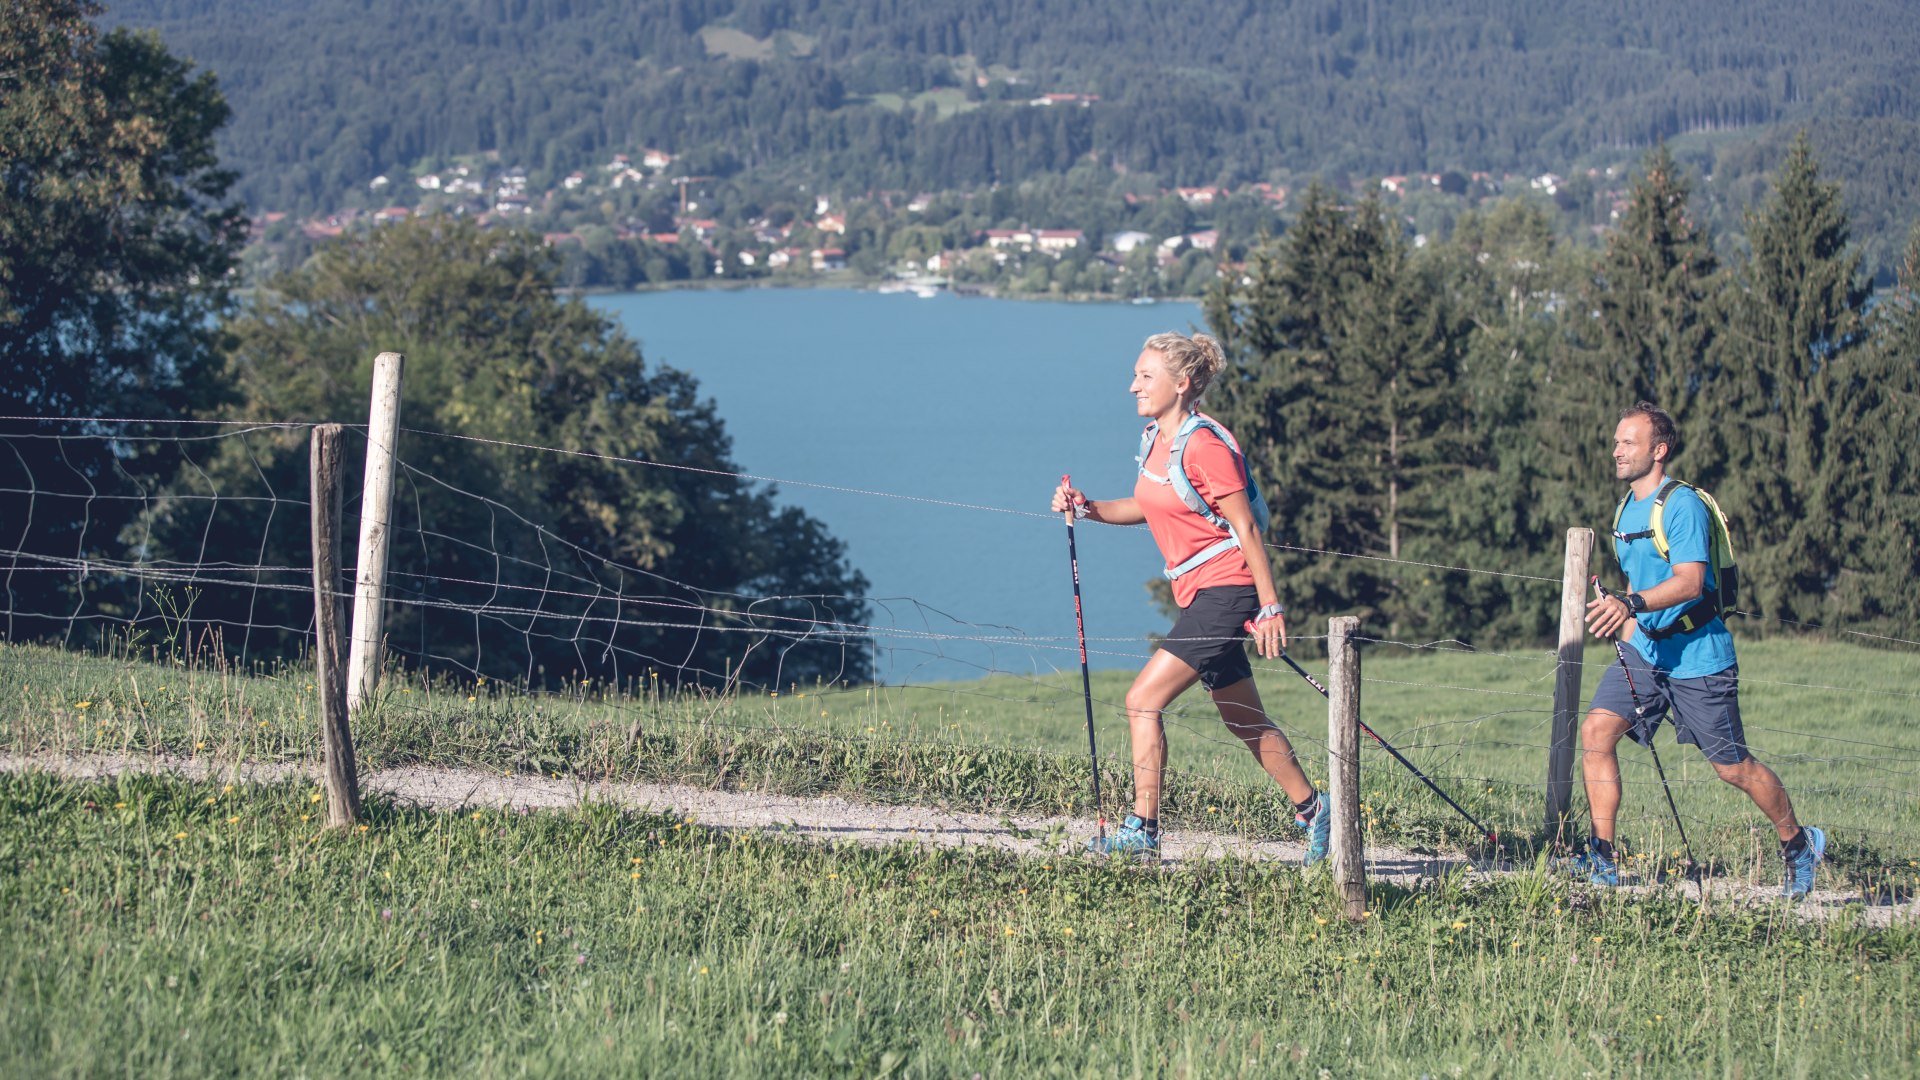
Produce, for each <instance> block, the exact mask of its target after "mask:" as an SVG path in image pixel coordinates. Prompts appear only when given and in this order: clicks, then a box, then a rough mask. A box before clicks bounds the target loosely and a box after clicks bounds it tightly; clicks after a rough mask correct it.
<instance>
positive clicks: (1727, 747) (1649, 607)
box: [1577, 401, 1827, 896]
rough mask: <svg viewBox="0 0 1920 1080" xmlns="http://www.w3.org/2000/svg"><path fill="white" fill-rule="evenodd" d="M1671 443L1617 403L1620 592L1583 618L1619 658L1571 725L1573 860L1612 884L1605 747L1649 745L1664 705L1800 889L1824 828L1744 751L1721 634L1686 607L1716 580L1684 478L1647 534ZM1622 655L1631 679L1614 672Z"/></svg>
mask: <svg viewBox="0 0 1920 1080" xmlns="http://www.w3.org/2000/svg"><path fill="white" fill-rule="evenodd" d="M1679 445H1680V439H1679V432H1678V431H1677V430H1676V429H1675V427H1674V423H1673V418H1672V417H1671V416H1668V415H1667V413H1666V412H1665V411H1664V410H1662V409H1660V408H1659V407H1658V406H1656V405H1653V404H1652V403H1650V402H1645V401H1642V402H1639V403H1637V404H1635V405H1634V406H1633V407H1631V408H1629V409H1626V410H1625V411H1623V412H1622V413H1621V414H1620V423H1619V426H1617V427H1616V428H1615V429H1614V433H1613V464H1614V474H1615V475H1616V476H1617V477H1619V478H1620V479H1621V480H1624V481H1626V482H1627V484H1628V485H1629V486H1630V488H1631V493H1630V494H1629V496H1628V498H1627V501H1626V503H1625V505H1624V506H1623V507H1622V509H1621V512H1620V515H1619V521H1618V522H1617V523H1616V525H1615V531H1614V534H1613V535H1614V554H1615V555H1616V556H1617V557H1618V558H1619V560H1620V568H1621V569H1622V570H1623V571H1625V572H1626V575H1627V585H1628V588H1629V590H1630V591H1629V592H1627V593H1626V594H1625V595H1623V596H1602V597H1600V598H1599V599H1596V600H1594V601H1593V602H1592V603H1591V604H1588V605H1587V628H1588V629H1589V630H1591V631H1593V632H1594V633H1595V634H1597V635H1599V636H1600V637H1604V638H1619V639H1620V640H1622V641H1624V642H1625V643H1626V645H1627V648H1626V649H1625V650H1623V651H1622V654H1621V663H1620V664H1614V665H1609V666H1608V667H1607V671H1606V674H1605V675H1603V676H1601V678H1600V686H1599V688H1598V689H1597V690H1596V691H1595V692H1594V695H1593V703H1592V704H1591V705H1590V706H1588V710H1587V718H1586V721H1585V722H1584V723H1582V724H1581V726H1580V745H1581V748H1582V750H1583V753H1582V754H1581V758H1580V761H1581V774H1582V777H1583V778H1584V779H1585V781H1586V787H1587V808H1588V812H1589V813H1590V814H1591V816H1592V822H1593V834H1592V837H1591V838H1590V839H1589V840H1588V847H1587V851H1586V852H1584V853H1583V854H1582V855H1581V857H1580V858H1579V859H1578V860H1577V863H1578V865H1579V866H1580V867H1581V869H1582V870H1584V871H1585V872H1587V873H1588V874H1589V877H1590V880H1592V881H1593V882H1594V883H1595V884H1601V885H1617V884H1619V882H1620V872H1619V868H1618V865H1617V864H1616V863H1615V861H1614V850H1613V842H1614V819H1615V817H1616V816H1617V815H1618V813H1619V810H1620V758H1619V756H1618V754H1617V753H1616V748H1617V747H1618V746H1619V743H1620V739H1621V737H1622V736H1624V735H1632V736H1633V738H1634V740H1635V741H1636V742H1640V743H1642V744H1645V745H1651V744H1652V740H1653V733H1654V731H1655V729H1656V728H1658V727H1659V725H1660V722H1661V721H1662V720H1663V719H1665V718H1666V717H1667V716H1668V715H1669V714H1671V715H1672V717H1673V729H1674V738H1675V740H1676V741H1678V742H1683V743H1692V744H1693V745H1694V746H1696V747H1698V748H1699V749H1700V752H1701V753H1702V754H1704V755H1706V758H1707V761H1708V762H1709V763H1711V764H1712V765H1713V770H1714V772H1716V773H1718V774H1720V779H1722V780H1725V781H1726V782H1727V783H1729V784H1732V785H1733V786H1734V787H1737V788H1739V789H1740V790H1741V791H1744V792H1746V793H1747V797H1748V798H1751V799H1752V800H1753V803H1754V805H1755V806H1757V807H1759V808H1760V812H1761V813H1763V814H1765V815H1767V820H1769V821H1771V822H1773V827H1774V830H1775V831H1776V832H1777V833H1779V836H1780V851H1781V855H1782V857H1783V858H1784V859H1785V860H1786V864H1787V884H1786V894H1787V895H1788V896H1804V895H1806V894H1807V892H1808V891H1810V890H1811V889H1812V888H1813V872H1814V868H1815V867H1816V866H1818V865H1819V864H1820V861H1821V860H1822V859H1823V858H1825V856H1826V847H1827V837H1826V833H1825V832H1823V831H1822V830H1820V829H1817V828H1813V827H1811V826H1809V827H1807V828H1804V829H1803V828H1801V827H1800V824H1799V822H1798V821H1797V820H1796V819H1795V818H1794V816H1793V802H1792V800H1790V799H1789V798H1787V789H1786V788H1785V787H1784V786H1782V784H1781V783H1780V778H1779V777H1778V776H1776V775H1774V772H1773V770H1772V769H1769V768H1767V767H1766V766H1765V765H1763V764H1761V763H1760V762H1759V761H1757V760H1755V759H1754V757H1753V755H1752V754H1751V753H1749V752H1748V749H1747V741H1746V733H1745V732H1744V731H1743V730H1742V728H1741V726H1740V667H1739V664H1738V663H1737V662H1736V661H1735V658H1734V654H1733V635H1732V634H1730V633H1728V632H1727V624H1726V623H1725V622H1724V621H1723V620H1722V619H1721V616H1720V613H1719V611H1718V609H1717V607H1715V606H1713V605H1712V603H1711V601H1708V606H1706V607H1699V606H1697V605H1699V604H1701V602H1702V599H1703V597H1711V596H1712V595H1714V593H1713V590H1714V589H1715V587H1716V585H1717V584H1718V582H1717V581H1715V579H1714V571H1713V558H1712V548H1711V545H1712V542H1713V533H1712V527H1711V523H1710V522H1709V520H1708V516H1707V515H1708V511H1707V506H1706V504H1705V503H1704V502H1702V501H1701V499H1700V496H1699V495H1697V494H1695V493H1694V491H1693V489H1692V488H1690V487H1687V486H1685V485H1675V486H1674V487H1673V489H1672V490H1671V491H1670V492H1669V493H1668V494H1667V498H1666V502H1665V506H1664V509H1663V511H1662V526H1663V531H1664V532H1665V534H1666V540H1667V544H1668V549H1667V554H1666V555H1665V556H1662V555H1661V554H1660V551H1659V549H1658V548H1657V547H1656V546H1655V544H1654V541H1653V533H1652V531H1651V528H1650V525H1651V518H1652V513H1653V507H1654V502H1655V500H1656V497H1657V496H1658V495H1659V494H1660V491H1661V488H1662V487H1664V486H1666V484H1667V463H1668V462H1669V461H1670V460H1672V458H1673V455H1674V452H1675V451H1676V450H1677V449H1679ZM1683 620H1685V621H1683ZM1689 626H1690V627H1691V629H1687V627H1689ZM1629 664H1630V665H1632V667H1633V671H1632V678H1631V680H1629V679H1628V673H1627V672H1626V671H1623V670H1622V667H1623V666H1625V665H1629ZM1635 691H1638V700H1637V701H1636V700H1635ZM1636 716H1637V717H1638V719H1635V717H1636Z"/></svg>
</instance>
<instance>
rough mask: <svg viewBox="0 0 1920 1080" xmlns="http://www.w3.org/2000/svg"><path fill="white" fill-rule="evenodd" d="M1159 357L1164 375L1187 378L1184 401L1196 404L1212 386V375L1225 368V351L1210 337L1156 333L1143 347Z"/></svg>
mask: <svg viewBox="0 0 1920 1080" xmlns="http://www.w3.org/2000/svg"><path fill="white" fill-rule="evenodd" d="M1142 347H1143V348H1145V349H1148V350H1150V351H1152V352H1157V353H1159V354H1160V356H1161V359H1163V360H1165V361H1166V364H1167V372H1168V374H1170V375H1172V376H1173V377H1174V378H1176V379H1178V378H1180V377H1181V376H1185V377H1186V379H1187V400H1188V401H1190V402H1193V401H1199V400H1200V395H1202V394H1204V393H1206V392H1207V387H1209V386H1211V385H1213V379H1214V376H1216V375H1218V374H1220V372H1222V371H1224V370H1225V369H1226V366H1227V354H1226V350H1224V349H1222V348H1221V347H1220V342H1219V341H1217V340H1215V339H1214V337H1213V336H1212V335H1211V334H1194V335H1192V336H1191V337H1189V336H1188V335H1186V334H1179V333H1174V332H1173V331H1168V332H1166V333H1164V334H1155V335H1153V336H1152V337H1150V338H1148V339H1147V343H1146V345H1144V346H1142Z"/></svg>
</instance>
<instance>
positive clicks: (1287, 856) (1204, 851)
mask: <svg viewBox="0 0 1920 1080" xmlns="http://www.w3.org/2000/svg"><path fill="white" fill-rule="evenodd" d="M0 769H4V770H6V771H9V772H21V771H41V772H47V773H51V774H53V775H57V776H62V777H67V778H70V779H91V778H104V777H112V776H117V775H120V774H123V773H138V774H168V775H175V776H183V777H187V778H190V779H196V780H221V781H226V782H234V783H274V782H279V781H284V780H293V779H300V780H307V781H311V782H316V783H317V782H318V779H319V770H318V769H317V767H315V766H311V765H304V764H291V763H280V762H231V761H226V762H218V761H213V760H211V759H208V758H172V757H158V756H153V757H143V756H122V755H86V756H75V757H68V756H55V755H34V756H18V755H0ZM360 784H361V788H362V790H364V791H367V792H370V793H372V792H378V793H380V794H383V795H386V796H389V797H391V798H394V799H396V800H398V801H400V802H405V803H411V804H413V805H416V806H421V807H425V808H428V809H435V810H459V809H469V808H475V807H492V808H499V809H513V810H528V811H536V810H563V809H568V808H572V807H578V806H583V805H586V804H588V803H604V804H612V805H614V806H618V807H621V808H624V809H632V810H650V811H657V812H672V813H675V814H678V815H680V816H682V817H685V818H687V819H689V820H691V821H693V822H695V823H697V824H700V825H704V826H707V827H709V828H714V829H722V830H733V829H750V830H754V831H759V832H767V833H773V834H778V835H782V836H787V837H792V838H794V839H798V840H812V841H831V842H836V843H854V844H864V845H869V846H882V845H886V844H895V843H919V844H938V845H941V846H947V847H962V846H966V847H989V848H993V849H996V850H1000V851H1007V852H1011V853H1014V854H1018V855H1028V856H1037V855H1064V854H1071V853H1074V852H1077V851H1079V850H1081V849H1082V848H1083V846H1084V845H1085V843H1086V837H1088V836H1090V835H1091V834H1092V833H1093V832H1094V828H1095V824H1094V822H1093V821H1092V819H1082V818H1055V817H1045V816H1039V815H1025V814H1014V815H993V814H979V813H964V812H960V811H955V810H942V809H938V808H933V807H924V806H907V805H898V804H885V803H867V802H859V801H855V800H851V799H845V798H841V797H838V796H824V797H817V798H808V797H799V796H791V795H776V794H771V793H763V792H748V791H727V790H715V789H711V788H701V787H692V786H688V785H681V784H644V783H622V782H596V783H587V782H584V781H578V780H564V779H546V778H542V777H537V776H525V775H513V776H503V775H501V774H499V773H492V772H485V771H482V770H478V769H459V768H430V767H424V766H414V767H408V768H400V769H379V770H368V771H366V772H363V773H361V775H360ZM1162 846H1163V852H1162V858H1161V864H1162V865H1163V866H1170V867H1177V866H1179V865H1181V864H1183V863H1187V862H1193V861H1195V860H1207V859H1222V858H1238V859H1248V860H1260V861H1279V862H1290V863H1297V862H1299V861H1300V858H1301V856H1302V855H1303V854H1305V851H1306V845H1305V844H1303V843H1300V842H1297V841H1274V840H1254V839H1250V838H1247V837H1243V836H1234V835H1230V834H1223V833H1210V832H1201V831H1194V830H1180V831H1177V832H1173V831H1170V832H1169V833H1167V835H1166V836H1165V838H1164V839H1163V840H1162ZM1366 854H1367V860H1366V861H1367V875H1368V877H1369V878H1370V879H1372V880H1375V881H1384V882H1390V883H1393V884H1397V885H1402V886H1407V887H1414V886H1417V885H1419V884H1420V883H1421V882H1422V881H1423V880H1430V879H1433V878H1437V877H1440V876H1443V875H1445V874H1449V873H1453V872H1455V871H1458V870H1460V869H1462V868H1465V870H1466V871H1467V873H1468V874H1469V875H1471V876H1473V877H1476V878H1491V877H1493V876H1495V875H1499V874H1506V873H1516V872H1520V871H1518V870H1516V869H1515V868H1513V867H1511V866H1507V865H1504V864H1494V863H1491V862H1487V861H1481V860H1469V859H1467V858H1466V857H1464V856H1435V855H1426V854H1421V853H1418V852H1413V851H1407V850H1403V849H1398V848H1393V847H1384V846H1374V847H1370V848H1368V849H1367V853H1366ZM1527 869H1530V868H1527ZM1666 889H1673V890H1678V891H1680V892H1682V893H1683V894H1684V895H1686V896H1688V897H1689V898H1691V899H1695V900H1699V899H1701V898H1702V896H1703V892H1702V886H1701V885H1700V884H1698V883H1695V882H1675V883H1669V884H1664V885H1630V886H1626V887H1625V891H1628V892H1635V893H1646V892H1654V891H1659V890H1666ZM1778 891H1779V890H1778V886H1777V885H1770V886H1756V885H1751V884H1748V883H1746V882H1743V881H1739V880H1735V879H1731V878H1715V879H1710V880H1709V881H1708V882H1707V883H1706V886H1705V892H1704V896H1705V898H1706V900H1707V901H1708V902H1710V903H1715V904H1721V903H1732V904H1736V905H1743V906H1748V905H1754V906H1758V905H1770V904H1774V903H1776V902H1777V898H1778ZM1793 910H1795V911H1796V912H1797V913H1799V914H1800V915H1801V916H1802V917H1805V918H1828V917H1833V916H1837V915H1839V914H1841V913H1844V912H1850V911H1855V910H1858V911H1859V912H1860V913H1861V918H1862V921H1863V922H1865V923H1867V924H1868V925H1873V926H1887V925H1891V924H1892V923H1894V922H1902V923H1914V922H1920V899H1917V900H1913V901H1908V902H1906V903H1903V904H1870V903H1867V902H1865V901H1864V900H1863V899H1862V898H1861V897H1860V896H1859V895H1858V894H1857V893H1850V892H1843V891H1838V890H1832V889H1826V890H1815V891H1814V893H1813V894H1812V895H1810V896H1809V897H1807V899H1806V900H1805V901H1803V902H1802V903H1800V904H1798V905H1795V907H1794V909H1793Z"/></svg>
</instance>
